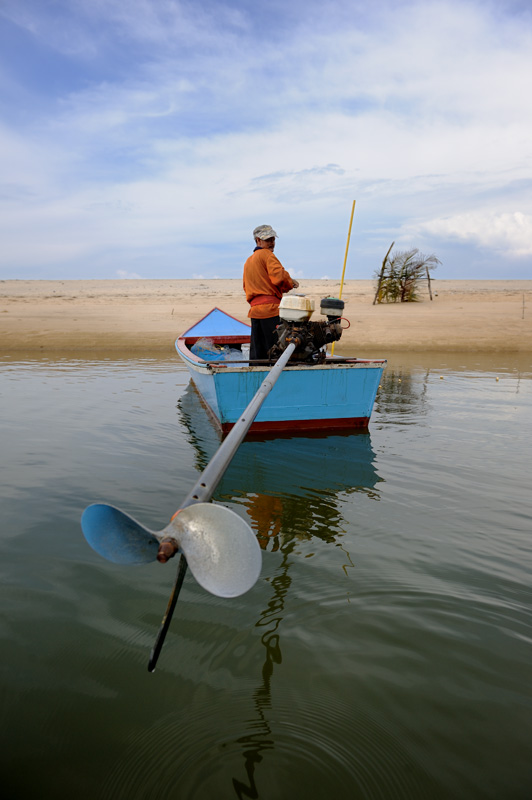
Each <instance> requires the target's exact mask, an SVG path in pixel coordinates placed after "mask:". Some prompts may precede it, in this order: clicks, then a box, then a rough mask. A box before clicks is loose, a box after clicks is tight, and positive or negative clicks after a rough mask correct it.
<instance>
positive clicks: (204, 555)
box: [81, 503, 261, 597]
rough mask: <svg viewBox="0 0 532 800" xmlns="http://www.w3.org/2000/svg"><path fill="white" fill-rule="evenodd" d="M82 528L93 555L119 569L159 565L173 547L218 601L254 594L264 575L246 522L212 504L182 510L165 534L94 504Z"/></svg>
mask: <svg viewBox="0 0 532 800" xmlns="http://www.w3.org/2000/svg"><path fill="white" fill-rule="evenodd" d="M81 528H82V530H83V534H84V536H85V538H86V539H87V541H88V543H89V544H90V546H91V547H92V548H93V550H95V551H96V552H97V553H98V554H99V555H101V556H103V557H104V558H106V559H107V560H108V561H112V562H113V563H114V564H148V563H149V562H151V561H156V560H157V557H158V554H159V548H160V545H161V544H167V545H169V546H170V550H171V555H174V554H175V553H176V552H177V553H182V554H183V555H184V556H185V558H186V560H187V563H188V565H189V567H190V570H191V572H192V574H193V575H194V577H195V579H196V580H197V582H198V583H199V584H200V586H202V587H203V588H204V589H206V590H207V591H208V592H211V594H215V595H217V596H218V597H238V595H241V594H244V592H247V591H249V589H251V587H252V586H253V585H254V584H255V582H256V580H257V578H258V577H259V574H260V570H261V552H260V547H259V545H258V542H257V539H256V538H255V536H254V534H253V532H252V530H251V528H250V527H249V525H248V524H247V522H246V521H245V520H243V519H242V517H239V516H238V514H235V512H234V511H231V510H230V509H229V508H225V506H219V505H215V504H213V503H195V504H194V505H190V506H188V507H187V508H183V509H181V511H179V512H178V513H177V514H176V515H175V516H174V518H173V520H172V521H171V522H170V523H169V525H167V526H166V528H163V530H162V531H151V530H149V528H146V527H145V526H144V525H142V524H141V523H140V522H137V520H136V519H133V517H130V516H129V514H126V513H125V512H124V511H121V510H120V509H119V508H115V507H114V506H110V505H105V504H103V503H95V504H93V505H90V506H88V507H87V508H86V509H85V511H84V512H83V515H82V517H81ZM160 560H167V558H163V559H160Z"/></svg>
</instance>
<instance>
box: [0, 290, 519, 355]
mask: <svg viewBox="0 0 532 800" xmlns="http://www.w3.org/2000/svg"><path fill="white" fill-rule="evenodd" d="M339 288H340V287H339V283H338V281H332V280H305V279H301V285H300V288H299V289H298V292H299V293H304V294H306V295H308V296H309V297H312V298H314V300H315V301H316V308H317V309H319V300H320V298H321V297H324V296H326V295H329V294H330V295H334V296H338V292H339ZM374 293H375V285H374V282H373V281H371V280H368V281H361V280H350V281H346V282H345V284H344V288H343V294H342V296H343V299H344V300H345V303H346V307H345V317H346V318H347V319H348V320H349V321H350V327H349V329H348V330H346V331H345V332H344V335H343V337H342V340H341V342H340V343H339V346H338V349H337V352H340V353H341V352H345V353H350V354H353V355H357V356H363V357H386V355H387V353H390V352H394V351H411V352H421V351H426V350H430V351H432V352H504V351H506V352H519V353H527V352H532V280H508V281H475V280H463V281H456V280H435V281H434V282H433V293H434V299H433V300H432V301H431V300H430V299H429V295H428V289H427V287H426V285H425V286H423V287H422V298H421V301H420V302H417V303H397V304H382V305H375V306H374V305H373V297H374ZM215 306H218V307H219V308H221V309H223V310H224V311H226V312H227V313H229V314H232V315H233V316H235V317H237V319H240V320H242V321H246V319H247V311H248V306H247V304H246V302H245V299H244V296H243V293H242V285H241V281H240V280H236V279H235V280H94V281H92V280H86V281H85V280H80V281H74V280H73V281H69V280H65V281H24V280H8V281H0V352H1V353H2V354H4V355H6V354H17V353H23V352H24V353H30V352H40V353H41V354H42V353H50V354H52V353H54V352H68V353H75V352H77V353H79V354H80V355H81V354H83V355H88V354H89V353H90V352H91V351H98V352H99V353H101V352H105V351H112V352H115V353H121V354H127V353H130V354H132V353H139V352H143V353H146V354H147V353H150V352H153V353H161V352H167V353H171V352H173V351H174V340H175V339H176V338H177V336H178V335H179V334H180V333H182V332H183V331H184V330H186V329H187V328H188V327H190V326H191V325H192V324H193V323H194V322H196V321H197V320H198V319H200V318H201V317H202V316H204V315H205V314H206V313H207V312H208V311H210V310H211V309H212V308H213V307H215ZM318 316H319V314H318V313H317V312H315V318H317V317H318Z"/></svg>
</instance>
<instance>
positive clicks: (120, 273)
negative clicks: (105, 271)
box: [116, 269, 142, 280]
mask: <svg viewBox="0 0 532 800" xmlns="http://www.w3.org/2000/svg"><path fill="white" fill-rule="evenodd" d="M116 276H117V278H125V279H127V280H130V279H131V278H141V277H142V276H141V275H139V274H138V273H137V272H127V270H125V269H117V271H116Z"/></svg>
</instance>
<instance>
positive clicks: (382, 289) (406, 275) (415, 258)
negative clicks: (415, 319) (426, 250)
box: [373, 242, 441, 305]
mask: <svg viewBox="0 0 532 800" xmlns="http://www.w3.org/2000/svg"><path fill="white" fill-rule="evenodd" d="M394 244H395V242H393V243H392V245H391V247H390V249H389V250H388V252H387V253H386V256H385V258H384V261H383V262H382V267H381V268H380V270H375V276H374V277H375V278H376V280H377V286H376V291H375V299H374V300H373V305H375V303H397V301H398V300H399V301H400V302H401V303H409V302H415V301H416V300H419V289H420V281H422V280H426V281H427V283H428V289H429V294H430V299H431V300H432V291H431V288H430V272H431V270H435V269H436V267H437V266H438V264H441V261H440V259H439V258H436V256H435V255H431V256H425V255H423V253H420V252H419V250H418V249H417V248H414V249H413V250H398V251H397V252H395V253H392V252H391V251H392V248H393V246H394Z"/></svg>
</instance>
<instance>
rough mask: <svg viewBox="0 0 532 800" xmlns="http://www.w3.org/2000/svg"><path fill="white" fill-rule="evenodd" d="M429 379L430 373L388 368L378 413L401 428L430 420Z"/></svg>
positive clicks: (381, 384)
mask: <svg viewBox="0 0 532 800" xmlns="http://www.w3.org/2000/svg"><path fill="white" fill-rule="evenodd" d="M429 377H430V369H425V370H423V372H417V373H414V372H412V371H411V370H409V369H405V368H403V367H393V368H390V367H388V369H387V370H386V371H385V372H384V374H383V376H382V378H381V383H380V386H379V391H378V392H377V399H376V401H375V410H376V411H377V412H378V413H381V414H385V415H386V417H387V419H391V418H393V421H394V422H396V423H398V424H401V425H406V424H411V423H412V422H415V421H417V420H419V417H423V416H426V415H427V414H428V412H429V410H430V405H429V400H428V384H429Z"/></svg>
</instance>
